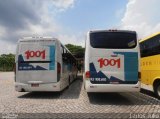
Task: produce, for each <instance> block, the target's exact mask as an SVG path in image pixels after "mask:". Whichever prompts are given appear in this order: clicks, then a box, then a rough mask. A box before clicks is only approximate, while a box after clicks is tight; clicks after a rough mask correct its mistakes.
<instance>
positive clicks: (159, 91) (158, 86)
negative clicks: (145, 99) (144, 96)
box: [154, 82, 160, 99]
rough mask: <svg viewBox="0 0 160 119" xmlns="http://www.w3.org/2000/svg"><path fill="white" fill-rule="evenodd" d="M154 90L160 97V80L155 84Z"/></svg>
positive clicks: (159, 97)
mask: <svg viewBox="0 0 160 119" xmlns="http://www.w3.org/2000/svg"><path fill="white" fill-rule="evenodd" d="M154 92H155V94H156V96H157V98H158V99H160V82H158V84H157V85H156V86H155V88H154Z"/></svg>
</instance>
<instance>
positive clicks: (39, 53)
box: [25, 50, 46, 59]
mask: <svg viewBox="0 0 160 119" xmlns="http://www.w3.org/2000/svg"><path fill="white" fill-rule="evenodd" d="M45 52H46V51H45V50H43V51H39V50H38V51H29V50H28V51H26V52H25V54H26V58H27V59H30V58H31V57H41V58H42V59H45Z"/></svg>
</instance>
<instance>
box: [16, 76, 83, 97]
mask: <svg viewBox="0 0 160 119" xmlns="http://www.w3.org/2000/svg"><path fill="white" fill-rule="evenodd" d="M81 87H82V76H78V77H77V79H76V80H74V81H73V82H72V83H71V84H70V86H69V87H67V88H66V89H64V90H63V91H61V92H29V93H26V94H24V95H21V96H19V97H18V98H25V99H77V98H79V95H80V91H81Z"/></svg>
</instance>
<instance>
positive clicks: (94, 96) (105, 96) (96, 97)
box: [88, 93, 134, 105]
mask: <svg viewBox="0 0 160 119" xmlns="http://www.w3.org/2000/svg"><path fill="white" fill-rule="evenodd" d="M88 98H89V101H90V103H91V104H95V105H133V104H134V103H133V102H132V101H130V100H129V99H128V98H126V97H124V96H122V95H120V94H119V93H88Z"/></svg>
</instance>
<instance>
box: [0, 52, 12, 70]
mask: <svg viewBox="0 0 160 119" xmlns="http://www.w3.org/2000/svg"><path fill="white" fill-rule="evenodd" d="M14 62H15V55H14V54H2V55H0V71H12V70H13V67H14Z"/></svg>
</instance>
